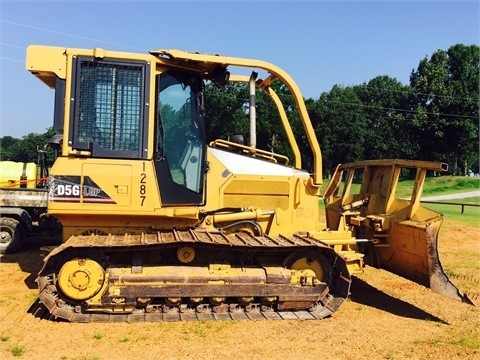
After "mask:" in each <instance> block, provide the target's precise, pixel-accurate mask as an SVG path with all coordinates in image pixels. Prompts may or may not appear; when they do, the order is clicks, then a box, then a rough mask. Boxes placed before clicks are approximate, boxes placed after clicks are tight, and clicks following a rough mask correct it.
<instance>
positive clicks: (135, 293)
mask: <svg viewBox="0 0 480 360" xmlns="http://www.w3.org/2000/svg"><path fill="white" fill-rule="evenodd" d="M26 67H27V70H28V71H30V72H31V73H32V74H33V75H35V76H36V77H37V78H38V79H40V80H41V81H42V82H44V83H45V84H46V85H47V86H49V87H50V88H52V89H55V104H54V108H55V110H54V128H55V129H57V130H58V131H59V132H60V133H61V134H63V141H62V142H61V144H60V149H59V152H58V153H59V156H58V157H57V159H56V160H55V163H54V164H53V167H52V168H51V170H50V176H49V193H48V205H47V209H48V213H49V214H50V215H53V216H54V217H56V218H57V219H58V220H59V221H60V222H61V224H62V227H63V242H62V244H61V245H60V246H58V247H57V248H55V249H54V250H52V251H51V252H50V254H49V255H48V256H47V257H46V258H45V262H44V266H43V268H42V269H41V270H40V272H39V274H38V278H37V282H38V286H39V299H40V302H41V303H43V304H44V306H45V307H46V308H47V309H48V312H49V313H50V314H51V316H52V317H53V318H61V319H65V320H68V321H72V322H89V321H165V320H168V321H180V320H208V319H212V320H213V319H297V318H300V319H321V318H324V317H326V316H330V315H331V314H332V313H333V312H334V311H335V310H336V309H338V307H339V306H340V305H341V304H342V302H343V301H344V300H345V299H346V298H347V297H348V295H349V291H350V284H351V275H352V274H355V273H358V272H361V271H363V268H364V266H365V264H370V265H372V266H377V267H380V268H384V269H387V270H389V271H392V272H394V273H396V274H399V275H402V276H405V277H407V278H409V279H412V280H414V281H416V282H419V283H421V284H423V285H425V286H429V287H431V288H432V290H433V291H436V292H439V293H441V294H444V295H446V296H450V297H452V298H455V299H458V300H461V301H464V302H471V301H470V300H469V299H468V297H467V296H466V295H464V294H462V293H461V292H460V291H459V290H458V289H457V288H456V287H455V286H454V285H453V284H452V283H451V282H450V281H449V280H448V278H447V276H446V275H445V273H444V272H443V270H442V267H441V265H440V262H439V259H438V253H437V237H438V230H439V227H440V224H441V223H442V219H443V218H442V215H440V214H438V213H436V212H434V211H431V210H428V209H426V208H424V207H422V206H421V205H420V195H421V191H422V186H423V182H424V180H425V176H426V173H427V171H428V170H435V171H442V170H445V169H446V167H445V164H438V163H432V162H425V161H407V160H378V161H365V162H359V163H354V164H343V165H339V166H338V168H337V171H336V172H335V174H334V176H333V178H332V180H331V181H330V182H329V184H328V187H327V188H326V190H325V193H324V194H323V198H324V200H325V206H326V225H327V226H326V227H325V226H322V225H321V223H320V221H319V200H320V196H321V184H322V163H321V152H320V146H319V144H318V141H317V139H316V136H315V133H314V130H313V127H312V125H311V122H310V120H309V117H308V113H307V109H306V107H305V104H304V101H303V97H302V95H301V92H300V90H299V88H298V87H297V85H296V84H295V82H294V81H293V79H292V78H291V77H290V76H289V75H288V74H287V73H286V72H285V71H283V70H282V69H280V68H278V67H277V66H275V65H272V64H270V63H267V62H263V61H259V60H250V59H244V58H235V57H227V56H220V55H206V54H199V53H190V52H183V51H178V50H155V51H150V52H149V53H146V54H134V53H125V52H114V51H107V50H105V49H100V48H96V49H74V48H61V47H48V46H37V45H32V46H30V47H28V50H27V58H26ZM234 71H236V73H232V72H234ZM249 73H251V75H248V74H249ZM260 73H261V74H264V75H259V74H260ZM245 74H247V75H245ZM262 77H263V78H262ZM274 81H280V82H281V83H283V84H284V85H285V86H286V87H287V88H288V89H289V90H290V92H291V95H292V96H293V98H294V100H295V104H296V107H297V110H298V116H299V118H300V120H301V124H303V128H304V131H305V134H306V138H307V140H308V143H309V145H310V147H311V151H312V153H313V172H311V173H310V172H308V171H305V170H302V163H301V154H300V150H299V147H298V145H297V141H296V139H295V136H294V132H293V131H292V127H291V125H290V119H289V118H288V114H287V112H286V111H285V108H284V106H283V104H282V102H281V100H280V97H279V96H278V95H277V93H276V92H275V91H274V89H273V88H272V86H271V85H272V83H273V82H274ZM232 82H238V83H244V84H245V86H248V89H249V91H250V96H249V97H250V103H249V116H250V121H249V123H250V134H249V143H248V144H245V143H244V142H242V141H240V139H239V138H238V137H232V138H230V139H207V137H206V132H205V124H206V123H207V122H208V121H209V119H208V118H207V117H206V116H205V99H204V98H205V92H204V89H205V85H206V84H209V83H213V84H216V85H217V86H219V87H222V86H224V85H225V84H228V83H232ZM257 91H263V92H264V93H265V94H267V95H268V96H269V98H270V99H271V101H272V103H273V104H275V105H276V107H277V109H278V119H279V124H280V126H283V128H284V130H285V133H286V134H287V138H288V142H289V145H290V147H291V150H292V154H293V156H292V157H293V161H291V164H290V161H289V158H288V157H286V156H285V155H283V154H277V153H275V152H273V151H271V150H264V149H260V148H258V147H257V146H256V128H257V125H256V116H255V110H256V107H255V96H256V92H257ZM178 128H181V129H183V130H182V131H181V132H178V131H176V130H178ZM405 167H407V168H410V169H413V170H414V171H416V174H417V175H416V181H415V187H414V189H413V192H412V196H411V198H409V199H400V198H397V197H396V196H395V189H396V185H397V182H398V180H399V175H400V173H401V169H402V168H405ZM358 176H360V177H361V178H362V179H363V180H362V184H361V188H360V191H359V192H358V193H352V191H351V188H352V187H351V185H352V181H353V179H354V178H355V179H358V178H359V177H358Z"/></svg>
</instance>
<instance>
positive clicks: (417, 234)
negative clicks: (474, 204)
mask: <svg viewBox="0 0 480 360" xmlns="http://www.w3.org/2000/svg"><path fill="white" fill-rule="evenodd" d="M442 222H443V219H442V218H441V217H440V218H437V219H435V220H434V221H431V222H429V223H427V224H418V223H415V222H412V221H400V222H398V223H396V224H394V225H393V226H392V229H391V231H390V234H389V236H388V240H387V243H388V246H386V245H379V246H375V250H376V251H375V253H376V255H377V259H376V260H377V266H378V267H379V268H383V269H385V270H388V271H390V272H392V273H394V274H396V275H399V276H402V277H404V278H406V279H409V280H411V281H414V282H416V283H418V284H420V285H423V286H426V287H429V288H430V289H431V290H432V291H433V292H435V293H438V294H440V295H444V296H447V297H450V298H452V299H455V300H459V301H462V302H464V303H467V304H470V305H475V304H474V303H473V301H472V300H470V299H469V297H468V296H467V295H466V294H464V293H462V292H461V291H460V290H459V289H458V288H457V287H456V286H455V285H454V284H453V283H452V282H451V281H450V279H449V278H448V276H447V275H446V274H445V271H444V270H443V267H442V265H441V263H440V258H439V255H438V247H437V245H438V232H439V228H440V225H441V223H442Z"/></svg>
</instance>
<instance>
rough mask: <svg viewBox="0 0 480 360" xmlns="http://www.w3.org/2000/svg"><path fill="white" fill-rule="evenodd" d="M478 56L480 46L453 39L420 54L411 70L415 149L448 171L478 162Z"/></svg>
mask: <svg viewBox="0 0 480 360" xmlns="http://www.w3.org/2000/svg"><path fill="white" fill-rule="evenodd" d="M479 58H480V47H478V46H476V45H471V46H465V45H462V44H457V45H454V46H452V47H450V48H449V49H448V50H447V51H443V50H438V51H436V52H435V53H433V55H432V56H431V57H430V59H428V58H427V57H425V58H424V59H422V60H421V61H420V64H419V66H418V68H417V70H416V71H412V73H411V75H410V85H411V87H412V109H413V110H414V111H415V112H414V115H413V116H412V124H414V125H415V126H416V128H417V130H418V133H419V134H420V137H421V139H422V142H421V143H419V147H420V150H421V152H422V154H423V155H424V156H425V157H426V158H427V159H428V160H436V161H446V162H448V163H449V165H450V169H451V171H452V172H453V173H458V172H459V171H460V168H459V167H460V166H461V165H465V164H466V166H465V167H466V168H472V166H473V165H474V164H478V150H479V149H478V140H479V123H478V114H479V102H480V99H479V88H478V84H479V83H480V76H479ZM464 170H465V171H466V170H467V169H464Z"/></svg>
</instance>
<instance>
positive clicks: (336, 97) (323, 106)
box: [309, 85, 368, 174]
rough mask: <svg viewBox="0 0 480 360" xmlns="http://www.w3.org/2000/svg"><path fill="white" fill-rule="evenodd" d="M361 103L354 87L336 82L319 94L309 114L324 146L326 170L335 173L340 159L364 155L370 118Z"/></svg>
mask: <svg viewBox="0 0 480 360" xmlns="http://www.w3.org/2000/svg"><path fill="white" fill-rule="evenodd" d="M362 109H363V108H362V103H361V101H360V99H359V98H358V96H357V94H356V93H355V91H354V89H353V88H352V87H342V86H339V85H335V86H334V87H333V88H332V90H330V92H329V93H323V94H322V95H320V98H319V99H318V101H316V102H315V104H314V106H312V104H311V103H309V112H310V118H311V120H312V123H313V126H314V128H315V133H316V134H317V137H318V139H319V142H320V144H321V146H322V157H323V168H324V173H325V174H328V173H332V172H333V171H334V170H335V167H336V166H337V165H338V164H339V163H346V162H352V161H357V160H362V159H364V149H365V142H366V141H367V133H368V132H367V121H366V119H365V116H364V114H363V111H362Z"/></svg>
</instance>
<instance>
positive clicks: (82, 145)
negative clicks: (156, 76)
mask: <svg viewBox="0 0 480 360" xmlns="http://www.w3.org/2000/svg"><path fill="white" fill-rule="evenodd" d="M147 71H148V67H147V65H146V63H140V62H124V61H114V60H100V59H93V58H77V59H76V60H75V65H74V79H75V81H74V82H73V89H72V94H73V101H74V106H73V111H72V113H71V117H70V121H71V124H70V139H72V146H73V148H74V149H78V150H88V151H90V152H91V153H92V156H102V157H118V158H142V157H144V156H146V154H145V153H144V152H143V149H144V148H145V144H144V141H145V140H144V139H146V138H147V137H146V134H144V132H146V126H144V119H146V115H145V112H146V111H147V109H146V106H145V104H146V101H145V99H146V97H147V93H146V89H148V74H147Z"/></svg>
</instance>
